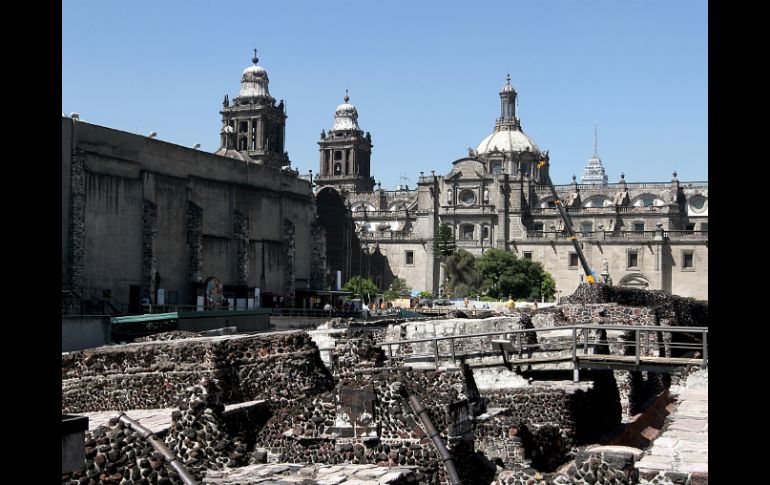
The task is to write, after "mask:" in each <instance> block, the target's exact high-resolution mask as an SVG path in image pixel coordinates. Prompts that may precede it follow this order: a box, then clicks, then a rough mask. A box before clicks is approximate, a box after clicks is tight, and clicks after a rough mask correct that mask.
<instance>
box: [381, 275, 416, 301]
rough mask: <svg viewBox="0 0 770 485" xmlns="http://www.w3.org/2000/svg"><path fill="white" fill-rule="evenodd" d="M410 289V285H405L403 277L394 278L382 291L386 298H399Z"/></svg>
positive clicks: (407, 293)
mask: <svg viewBox="0 0 770 485" xmlns="http://www.w3.org/2000/svg"><path fill="white" fill-rule="evenodd" d="M411 291H412V288H411V287H410V286H407V284H406V280H405V279H403V278H396V279H394V280H393V282H392V283H391V284H390V288H388V290H387V291H386V292H385V293H384V296H385V299H386V300H395V299H396V298H401V297H402V296H404V295H409V292H411Z"/></svg>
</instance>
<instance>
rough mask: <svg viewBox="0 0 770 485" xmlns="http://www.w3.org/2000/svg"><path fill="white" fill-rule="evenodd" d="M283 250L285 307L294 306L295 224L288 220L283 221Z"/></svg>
mask: <svg viewBox="0 0 770 485" xmlns="http://www.w3.org/2000/svg"><path fill="white" fill-rule="evenodd" d="M283 249H284V252H285V254H286V267H285V268H284V270H283V276H284V292H285V293H286V296H285V298H284V307H293V306H294V293H295V292H294V290H295V288H294V256H295V253H296V251H295V229H294V224H293V223H292V222H291V221H290V220H288V219H284V221H283Z"/></svg>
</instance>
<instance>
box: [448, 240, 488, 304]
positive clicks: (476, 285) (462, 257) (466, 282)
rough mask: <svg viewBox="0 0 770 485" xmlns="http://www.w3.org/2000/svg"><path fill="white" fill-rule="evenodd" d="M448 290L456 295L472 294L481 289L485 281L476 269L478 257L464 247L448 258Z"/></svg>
mask: <svg viewBox="0 0 770 485" xmlns="http://www.w3.org/2000/svg"><path fill="white" fill-rule="evenodd" d="M445 265H446V268H445V271H444V275H445V277H446V286H445V288H446V291H447V293H448V294H451V295H454V296H470V295H472V294H476V293H478V292H479V290H481V288H482V283H483V281H484V279H483V277H482V274H481V272H479V270H478V269H476V258H475V257H473V255H472V254H471V253H469V252H468V251H466V250H464V249H458V250H457V251H455V252H454V254H452V255H451V256H449V257H448V258H446V263H445Z"/></svg>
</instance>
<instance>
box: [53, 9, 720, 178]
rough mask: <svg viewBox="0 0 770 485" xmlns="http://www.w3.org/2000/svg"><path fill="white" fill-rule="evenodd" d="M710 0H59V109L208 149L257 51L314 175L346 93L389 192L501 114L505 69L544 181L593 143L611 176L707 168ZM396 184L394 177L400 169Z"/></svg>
mask: <svg viewBox="0 0 770 485" xmlns="http://www.w3.org/2000/svg"><path fill="white" fill-rule="evenodd" d="M707 7H708V4H707V2H706V1H705V0H644V1H641V0H624V1H617V0H582V1H577V0H543V1H535V0H529V1H522V0H503V1H483V0H477V1H473V2H470V1H462V2H461V1H453V0H451V1H450V0H420V1H418V0H411V1H384V0H383V1H365V0H357V1H345V0H335V1H325V2H319V1H298V0H275V1H221V2H214V1H195V0H186V1H171V0H168V1H143V0H132V1H130V2H118V1H105V0H77V1H74V0H65V1H64V2H63V4H62V112H64V113H66V114H67V115H69V114H70V113H71V112H73V111H74V112H77V113H79V114H80V117H81V119H83V120H84V121H87V122H90V123H95V124H99V125H104V126H109V127H111V128H116V129H120V130H125V131H128V132H133V133H141V134H147V133H149V132H151V131H156V132H157V133H158V138H159V139H162V140H165V141H168V142H172V143H177V144H180V145H185V146H192V145H194V144H195V143H200V144H201V149H203V150H206V151H211V152H213V151H216V150H217V149H218V148H219V130H220V128H221V118H220V115H219V110H220V108H221V107H222V99H223V97H224V95H225V94H229V95H230V99H233V98H234V97H235V96H236V95H237V93H238V90H239V87H240V84H239V82H240V76H241V72H242V70H243V69H244V68H245V67H247V66H249V65H250V64H251V57H252V49H254V48H256V49H258V50H259V53H258V57H259V58H260V65H261V66H263V67H264V68H265V69H266V70H267V72H268V75H269V77H270V93H271V94H272V95H273V97H275V98H276V99H277V100H278V99H285V100H286V108H287V114H288V119H287V126H286V148H287V151H288V152H289V157H290V158H291V160H292V164H293V166H294V167H295V168H298V169H299V170H300V172H307V171H308V169H312V170H313V171H314V172H317V171H318V158H319V157H318V144H317V142H318V139H319V134H320V132H321V130H322V129H325V130H327V131H328V130H329V129H330V128H331V126H332V123H333V120H334V110H335V108H336V106H337V105H338V104H340V103H342V98H343V96H344V94H345V89H346V88H349V89H350V98H351V99H350V102H351V103H353V104H354V105H356V107H357V108H358V113H359V119H358V121H359V125H360V127H361V128H362V129H363V130H364V131H369V132H371V134H372V141H373V143H374V148H373V154H372V175H373V176H374V177H375V179H376V180H378V181H382V186H383V188H386V189H392V188H394V187H395V186H396V185H397V184H398V183H399V181H400V177H402V176H405V177H408V178H409V180H410V186H414V184H415V183H416V181H417V177H418V176H419V172H420V171H424V172H426V173H430V171H431V170H436V173H438V174H446V173H448V172H449V170H450V169H451V167H452V165H451V163H452V162H453V161H454V160H456V159H458V158H461V157H463V156H465V155H467V149H468V147H473V148H476V146H477V145H478V143H479V142H480V141H481V140H482V139H483V138H484V137H485V136H486V135H488V134H489V133H491V132H492V129H493V128H494V122H495V118H496V117H497V116H499V105H500V103H499V97H498V92H499V90H500V88H501V87H502V86H503V84H504V83H505V75H506V73H510V74H511V84H513V86H514V87H515V88H516V90H517V91H518V93H519V107H518V114H519V117H520V118H521V120H522V128H523V130H524V132H525V133H527V134H528V135H529V136H530V137H532V138H533V139H534V140H535V142H536V143H537V144H538V146H539V147H540V148H541V149H543V150H550V154H551V165H552V167H551V174H552V177H553V180H554V183H557V184H559V183H568V182H569V181H570V180H571V176H572V174H573V173H574V174H576V175H577V176H578V180H579V177H580V175H581V173H582V170H583V167H584V166H585V163H586V160H587V159H588V158H589V157H590V156H591V153H592V151H593V127H594V121H598V123H599V155H600V157H601V159H602V161H603V163H604V166H605V168H606V170H607V174H608V175H609V178H610V182H617V181H618V180H619V177H620V173H621V172H625V175H626V180H627V181H629V182H643V181H668V180H670V179H671V172H672V171H673V170H674V169H676V170H677V171H678V172H679V179H680V180H682V181H686V180H689V181H696V180H707V179H708V153H707V136H708V28H707V22H708V15H707ZM402 183H403V182H402Z"/></svg>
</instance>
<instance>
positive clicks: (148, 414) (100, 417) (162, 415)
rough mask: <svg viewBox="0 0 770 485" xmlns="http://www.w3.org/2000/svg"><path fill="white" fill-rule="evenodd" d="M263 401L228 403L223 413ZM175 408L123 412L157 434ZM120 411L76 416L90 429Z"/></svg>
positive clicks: (166, 427)
mask: <svg viewBox="0 0 770 485" xmlns="http://www.w3.org/2000/svg"><path fill="white" fill-rule="evenodd" d="M264 402H265V401H264V400H259V401H246V402H242V403H238V404H228V405H227V406H225V414H227V413H230V412H232V411H235V410H237V409H241V408H247V407H251V406H258V405H260V404H262V403H264ZM176 409H177V408H161V409H132V410H129V411H125V413H126V416H128V417H129V418H131V419H135V420H137V421H139V424H141V425H143V426H145V427H147V428H148V429H149V430H150V431H152V432H153V433H156V434H157V433H162V432H164V431H166V430H168V429H169V428H170V427H171V413H173V412H174V411H175V410H176ZM120 413H121V411H97V412H93V413H78V416H86V417H88V430H89V431H92V430H94V429H96V428H98V427H99V426H107V423H109V421H110V419H112V418H115V417H118V416H119V415H120Z"/></svg>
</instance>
